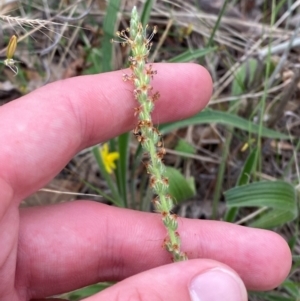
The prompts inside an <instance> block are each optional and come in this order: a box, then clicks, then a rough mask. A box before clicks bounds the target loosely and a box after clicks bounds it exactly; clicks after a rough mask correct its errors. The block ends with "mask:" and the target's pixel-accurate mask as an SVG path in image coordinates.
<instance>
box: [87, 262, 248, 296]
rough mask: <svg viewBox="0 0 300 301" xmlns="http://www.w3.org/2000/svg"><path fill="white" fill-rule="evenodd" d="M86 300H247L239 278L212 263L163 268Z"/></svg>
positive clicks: (182, 263)
mask: <svg viewBox="0 0 300 301" xmlns="http://www.w3.org/2000/svg"><path fill="white" fill-rule="evenodd" d="M85 300H86V301H104V300H110V301H117V300H140V301H146V300H151V301H154V300H173V301H200V300H201V301H219V300H223V301H246V300H248V299H247V291H246V288H245V286H244V284H243V282H242V280H241V279H240V278H239V277H238V275H237V274H236V273H235V272H234V271H232V270H231V269H229V268H228V267H226V266H224V265H222V264H220V263H218V262H215V261H211V260H204V259H201V260H199V259H198V260H190V261H185V262H179V263H176V264H170V265H166V266H162V267H159V268H156V269H152V270H149V271H146V272H144V273H141V274H139V275H136V276H133V277H130V278H128V279H126V280H124V281H122V282H119V283H118V284H116V285H114V286H112V287H110V288H108V289H106V290H104V291H103V292H101V293H98V294H96V295H94V296H92V297H90V298H87V299H85Z"/></svg>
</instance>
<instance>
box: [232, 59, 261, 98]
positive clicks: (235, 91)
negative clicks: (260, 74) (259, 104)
mask: <svg viewBox="0 0 300 301" xmlns="http://www.w3.org/2000/svg"><path fill="white" fill-rule="evenodd" d="M257 70H258V61H257V60H256V59H253V58H250V59H248V60H247V61H245V62H244V63H243V64H242V65H241V66H240V67H239V69H238V70H237V72H236V74H235V77H234V80H233V82H232V95H240V94H243V93H244V92H245V91H246V90H247V89H248V87H251V86H252V85H253V82H254V80H255V79H256V77H257V74H256V73H257Z"/></svg>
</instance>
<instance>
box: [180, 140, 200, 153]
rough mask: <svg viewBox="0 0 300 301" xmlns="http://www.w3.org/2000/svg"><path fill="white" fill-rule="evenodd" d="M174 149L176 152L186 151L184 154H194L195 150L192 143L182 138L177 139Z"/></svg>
mask: <svg viewBox="0 0 300 301" xmlns="http://www.w3.org/2000/svg"><path fill="white" fill-rule="evenodd" d="M175 150H176V151H178V152H182V153H186V154H195V153H196V150H195V147H194V146H193V145H191V144H190V143H188V142H186V141H185V140H184V139H179V140H178V143H177V145H176V147H175Z"/></svg>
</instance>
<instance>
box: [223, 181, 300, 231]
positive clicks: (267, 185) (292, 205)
mask: <svg viewBox="0 0 300 301" xmlns="http://www.w3.org/2000/svg"><path fill="white" fill-rule="evenodd" d="M224 195H225V198H226V202H227V206H228V207H229V208H232V207H239V208H241V207H266V208H267V209H268V211H267V212H265V213H261V214H260V215H259V217H258V218H257V219H256V220H255V221H254V222H252V223H251V224H250V226H253V227H259V228H273V227H276V226H280V225H283V224H285V223H287V222H290V221H292V220H294V219H295V218H296V217H297V215H298V209H297V198H296V191H295V188H294V187H293V186H292V185H291V184H289V183H287V182H283V181H274V182H255V183H251V184H248V185H243V186H238V187H235V188H232V189H230V190H228V191H226V192H225V193H224Z"/></svg>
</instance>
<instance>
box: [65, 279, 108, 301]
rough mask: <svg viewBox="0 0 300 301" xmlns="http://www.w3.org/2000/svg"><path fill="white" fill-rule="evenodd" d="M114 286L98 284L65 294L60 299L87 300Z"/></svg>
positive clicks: (106, 283)
mask: <svg viewBox="0 0 300 301" xmlns="http://www.w3.org/2000/svg"><path fill="white" fill-rule="evenodd" d="M112 285H113V283H110V282H102V283H97V284H93V285H90V286H86V287H83V288H80V289H78V290H76V291H73V292H70V293H67V294H64V295H62V296H60V297H61V298H66V299H68V300H71V301H79V300H82V299H83V298H87V297H89V296H92V295H95V294H97V293H99V292H101V291H102V290H104V289H106V288H108V287H110V286H112Z"/></svg>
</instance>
